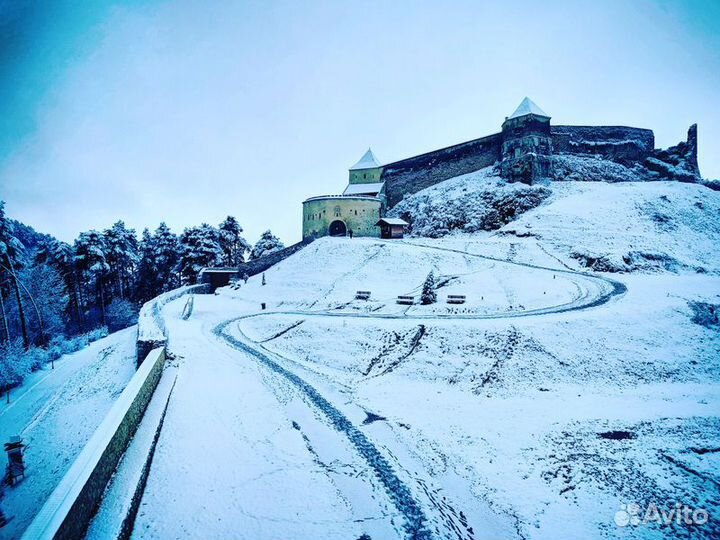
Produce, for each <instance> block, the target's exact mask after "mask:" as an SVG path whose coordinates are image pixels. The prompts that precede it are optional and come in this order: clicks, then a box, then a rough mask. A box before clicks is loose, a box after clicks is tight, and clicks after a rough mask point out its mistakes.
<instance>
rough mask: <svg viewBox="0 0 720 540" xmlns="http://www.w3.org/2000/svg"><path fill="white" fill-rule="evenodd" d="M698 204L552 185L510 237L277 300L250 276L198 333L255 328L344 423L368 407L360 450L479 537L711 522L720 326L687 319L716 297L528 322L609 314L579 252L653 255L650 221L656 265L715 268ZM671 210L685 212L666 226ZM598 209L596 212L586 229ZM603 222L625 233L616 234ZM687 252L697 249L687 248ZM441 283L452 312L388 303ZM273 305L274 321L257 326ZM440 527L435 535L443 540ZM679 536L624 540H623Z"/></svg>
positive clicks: (690, 294) (689, 282)
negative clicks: (227, 322) (626, 520)
mask: <svg viewBox="0 0 720 540" xmlns="http://www.w3.org/2000/svg"><path fill="white" fill-rule="evenodd" d="M614 189H618V191H611V190H614ZM703 189H704V188H701V187H699V186H688V185H683V184H676V183H673V184H670V183H649V184H642V185H635V184H622V185H620V184H617V185H610V184H571V183H567V184H563V185H561V186H555V185H553V186H552V190H553V193H552V195H551V196H550V197H549V198H548V200H547V201H546V202H545V203H544V204H542V205H541V206H539V207H537V208H535V209H533V210H530V211H528V212H527V213H525V214H524V215H523V216H521V217H520V219H519V220H518V221H516V222H513V223H511V224H509V225H507V226H506V227H504V228H503V229H501V230H500V231H499V233H487V232H483V233H475V234H454V235H450V236H448V237H445V238H441V239H427V238H413V239H406V240H403V241H382V240H372V239H353V240H350V239H345V238H342V239H335V238H325V239H320V240H318V241H316V242H314V243H313V244H312V245H311V246H310V247H308V248H306V249H304V250H302V251H301V252H300V253H297V254H295V255H293V256H292V257H290V258H289V259H287V260H286V261H283V262H282V263H280V264H278V265H276V266H275V267H273V268H272V269H270V270H269V271H268V272H266V281H267V284H266V285H264V286H263V285H262V283H261V279H260V277H259V276H256V277H254V278H251V280H250V282H249V283H248V284H246V285H240V286H238V287H236V288H225V289H221V290H220V291H219V292H218V295H217V296H215V297H198V304H197V305H198V307H197V309H198V310H199V312H200V313H202V314H207V315H199V316H200V317H201V320H200V321H198V324H200V323H201V322H202V321H207V320H208V319H205V318H203V317H206V316H207V317H212V318H211V319H210V320H222V319H227V318H229V317H237V316H241V317H243V318H241V319H240V320H239V321H238V324H237V327H234V326H233V327H232V328H233V330H232V335H233V336H235V337H234V339H237V340H243V343H248V344H251V345H252V346H253V347H258V348H259V350H261V351H263V354H267V355H270V356H271V357H272V358H273V359H274V361H276V362H279V363H280V364H281V365H283V366H285V367H286V368H287V369H289V370H291V371H292V372H293V373H299V374H301V376H302V377H303V378H304V380H306V381H312V384H313V385H315V386H314V387H315V388H319V389H320V392H324V393H325V394H324V395H335V393H336V392H337V393H338V396H336V398H335V401H333V402H334V403H336V404H341V403H344V404H346V405H345V407H346V408H348V407H349V408H350V410H354V409H352V408H353V407H358V406H359V407H360V412H358V413H353V414H355V416H354V417H355V418H359V419H361V418H362V416H359V415H360V414H361V411H366V412H367V415H368V417H367V419H366V422H368V425H367V427H364V426H365V424H363V431H364V432H365V433H367V434H368V436H369V437H371V439H372V440H373V441H375V442H376V443H377V444H379V445H380V446H383V447H387V448H389V449H391V450H389V451H390V452H391V453H392V454H393V455H403V456H406V459H407V455H408V454H411V455H412V456H414V459H419V462H420V464H421V467H422V468H424V471H425V473H422V474H427V476H422V474H421V473H417V472H416V473H413V474H419V475H420V477H422V480H417V479H416V480H412V479H408V480H407V481H408V482H409V483H410V485H411V486H415V487H416V488H417V489H418V490H419V491H420V492H421V493H422V492H423V488H421V487H419V486H421V485H422V486H427V483H429V482H431V483H432V484H433V485H434V486H435V487H433V490H437V493H442V494H443V495H442V496H443V497H447V499H448V500H449V501H451V503H449V504H452V505H453V508H461V509H462V511H463V513H464V515H465V516H466V518H467V520H468V522H469V523H470V524H472V525H473V527H474V528H475V530H478V528H479V527H482V529H483V530H484V531H486V532H488V534H494V535H495V536H497V537H503V538H505V537H508V538H509V537H517V538H557V531H558V530H562V531H564V532H565V533H566V534H567V536H568V537H573V538H608V537H613V536H614V533H615V532H616V531H617V530H618V529H617V525H616V524H615V522H614V521H613V518H614V516H615V515H616V512H618V510H619V509H620V504H627V503H635V502H637V503H638V504H643V503H647V502H648V501H654V500H657V501H676V500H682V501H683V502H684V503H685V504H688V505H690V506H692V507H695V508H708V507H711V506H712V504H713V503H712V500H713V497H715V496H716V495H717V488H716V485H717V484H713V482H716V481H717V475H716V470H714V469H713V466H712V459H713V458H712V456H713V455H714V454H712V453H708V452H707V451H706V449H711V448H717V446H718V444H720V439H718V438H717V433H718V432H720V431H719V429H718V428H719V425H718V419H717V416H716V414H715V413H714V412H713V411H716V410H717V409H716V407H717V404H718V403H719V402H720V384H719V383H720V371H719V370H718V366H717V362H716V361H715V358H717V357H718V355H720V337H719V335H718V333H717V327H716V326H712V324H711V325H709V326H707V327H706V326H703V325H701V324H698V323H697V322H695V321H696V320H697V318H696V316H695V315H696V314H695V312H694V308H693V303H694V302H704V303H706V304H708V305H715V306H716V307H715V309H717V305H718V304H719V303H720V295H718V292H717V291H718V290H720V278H718V277H717V276H713V275H703V274H698V273H696V272H694V271H693V272H692V273H688V272H684V271H683V272H680V273H679V274H673V273H662V274H655V275H648V274H647V273H636V274H634V275H617V274H613V276H614V277H616V278H619V279H620V280H621V281H622V282H623V283H624V284H625V285H627V288H628V290H627V293H626V294H624V295H622V296H619V297H613V298H611V299H610V300H609V301H608V302H607V303H606V304H604V305H601V306H598V307H591V308H580V309H577V310H575V309H573V308H571V309H570V310H569V311H564V310H557V311H550V312H545V313H544V314H543V313H542V312H541V313H538V314H537V315H532V316H516V315H522V314H523V312H527V311H530V312H531V313H528V314H529V315H531V314H532V313H537V312H533V310H534V309H538V308H540V306H543V305H545V306H561V305H565V304H569V303H572V301H573V300H572V299H573V298H575V299H577V298H588V297H589V298H592V297H593V296H594V295H598V294H602V287H601V286H600V285H598V288H597V289H595V288H593V287H592V286H591V285H589V284H586V283H584V282H583V281H582V279H584V276H583V275H580V274H572V273H568V274H563V273H562V270H564V269H565V268H566V267H565V266H564V265H570V264H571V263H574V264H577V263H578V261H577V260H576V259H573V258H572V257H571V253H572V251H576V250H578V249H581V248H583V247H587V246H588V245H590V246H591V247H596V246H611V247H614V248H615V249H617V250H618V251H621V250H622V249H625V246H626V245H629V244H630V243H636V244H637V245H638V246H643V247H644V244H642V243H641V241H642V240H643V239H645V241H647V242H650V241H652V239H653V238H654V235H655V232H654V229H652V227H656V223H658V220H657V219H656V218H655V217H653V216H654V214H655V213H660V212H665V213H666V214H667V215H668V216H669V221H670V222H672V223H673V224H674V227H668V230H667V232H665V233H664V234H666V235H667V236H666V237H665V236H660V237H659V238H660V240H656V241H655V244H653V246H654V247H655V248H656V249H657V250H660V249H667V250H668V251H669V252H671V253H672V254H673V256H674V257H677V259H678V260H679V261H683V264H686V265H688V266H690V265H691V264H692V265H697V264H700V263H702V264H704V265H706V266H707V267H709V268H717V264H718V262H717V261H718V258H719V256H720V254H719V253H718V248H717V247H715V248H714V249H713V246H712V238H714V236H712V235H711V236H710V240H704V241H706V242H707V243H703V238H704V235H703V233H702V232H701V229H702V228H703V227H704V226H706V225H707V227H709V228H710V229H709V230H710V231H713V230H714V229H712V224H711V223H707V222H706V221H704V220H705V219H706V218H707V216H706V214H705V212H703V211H701V210H703V209H701V208H699V207H698V206H697V205H696V204H695V203H696V202H702V203H703V206H705V207H707V208H709V209H710V210H709V211H708V214H709V212H710V211H713V210H712V209H713V208H714V206H712V205H714V204H715V202H714V199H712V198H710V199H709V200H710V202H708V199H702V197H703V196H706V195H705V194H706V193H709V190H704V191H703ZM664 196H665V197H667V198H668V199H671V200H673V199H680V200H681V201H682V204H678V205H677V207H676V209H675V210H674V211H671V209H670V208H668V207H667V206H663V204H664V203H665V202H666V201H665V199H664V198H662V197H664ZM671 197H672V198H671ZM710 197H712V195H711V196H710ZM588 200H592V201H596V203H597V204H596V205H595V206H592V207H591V208H587V209H585V210H582V209H580V208H579V206H580V205H581V204H583V205H585V203H586V201H588ZM586 206H587V205H586ZM698 211H700V212H698ZM609 215H615V216H616V219H617V222H618V224H617V225H613V226H612V227H608V228H607V230H603V229H602V227H601V224H602V223H603V220H605V219H607V218H608V216H609ZM708 219H709V218H708ZM631 220H635V221H634V222H633V221H631ZM632 223H635V224H636V225H635V226H632V225H631V224H632ZM561 225H562V226H564V227H566V229H561ZM712 234H715V233H712ZM675 235H677V237H675ZM683 238H684V239H685V241H686V242H692V243H694V244H693V245H689V246H687V247H684V246H683ZM663 241H664V242H665V245H663V244H661V243H660V242H663ZM612 242H616V243H612ZM717 245H718V244H717V243H716V244H715V246H717ZM476 254H486V255H489V256H491V257H493V259H483V258H478V257H477V256H476ZM558 257H559V258H558ZM502 260H507V261H508V262H507V263H503V262H502ZM517 263H520V264H517ZM523 264H530V265H535V267H534V268H531V267H528V266H523ZM538 267H550V268H551V269H549V270H548V269H543V268H538ZM552 268H555V269H557V270H552ZM431 269H432V270H435V271H436V272H437V273H438V274H440V275H441V276H442V280H441V282H443V283H444V286H442V287H441V288H440V289H439V290H438V296H439V299H440V301H439V303H438V304H435V305H432V306H418V305H415V306H412V307H410V308H409V309H404V308H402V307H401V306H398V305H396V304H395V303H394V298H395V296H396V295H400V294H415V295H417V293H418V291H419V287H420V284H421V283H422V281H423V279H424V277H425V276H426V275H427V273H428V272H429V271H430V270H431ZM587 277H588V278H589V277H590V276H587ZM356 290H370V291H372V296H371V300H370V301H368V302H364V301H357V300H354V299H353V296H354V293H355V292H356ZM573 291H574V292H573ZM446 292H448V293H451V294H466V295H467V296H468V303H467V304H466V305H464V306H459V307H460V308H461V309H458V308H457V307H456V308H453V307H452V306H450V305H448V304H446V303H445V302H444V299H445V293H446ZM261 302H264V303H266V306H267V310H266V311H258V306H259V304H260V303H261ZM175 309H179V306H178V307H176V308H175ZM458 315H465V316H471V317H475V318H461V317H458ZM433 317H434V318H433ZM202 324H207V322H203V323H202ZM713 324H716V323H713ZM181 354H183V355H188V354H189V351H181ZM189 391H190V390H189ZM275 392H277V393H279V394H280V395H286V394H287V393H288V392H290V390H288V389H287V388H285V387H283V386H282V385H280V386H279V387H277V388H276V389H275ZM350 404H352V405H350ZM338 406H339V405H338ZM297 407H298V406H297V405H293V406H292V408H291V411H296V409H297ZM290 414H291V415H292V414H295V412H291V413H290ZM351 417H353V416H352V415H351ZM378 419H379V420H378ZM358 425H360V424H359V423H358ZM374 426H380V427H374ZM310 437H311V438H312V436H310ZM316 443H317V444H319V443H318V441H317V440H316V441H314V442H313V444H316ZM707 456H710V457H707ZM413 463H415V465H414V466H417V465H418V464H417V463H416V462H413ZM406 464H407V461H405V462H404V465H406ZM404 465H403V466H404ZM683 467H686V468H689V469H691V470H692V471H699V472H698V473H697V475H696V474H689V473H688V472H687V471H686V469H684V468H683ZM413 470H415V471H416V469H413ZM713 471H714V472H713ZM698 475H699V476H698ZM418 478H419V477H418ZM415 482H420V484H415ZM518 493H522V494H523V495H522V497H518ZM418 497H419V500H424V499H423V497H422V496H420V495H419V496H418ZM658 504H660V503H658ZM431 506H432V505H431ZM429 512H430V515H433V514H432V511H429ZM430 519H431V520H432V519H433V518H430ZM441 521H442V520H440V521H433V523H434V526H436V527H438V529H437V530H439V531H441V532H442V531H444V529H443V525H442V523H441ZM508 523H512V524H513V525H512V527H511V529H508V528H507V524H508ZM685 532H686V531H684V530H678V529H677V528H675V529H666V530H659V529H652V531H650V532H649V531H648V530H647V529H642V530H641V529H624V530H623V533H624V535H625V537H627V538H666V539H669V538H677V537H681V538H683V537H688V536H687V535H686V534H685ZM710 532H711V533H712V534H714V533H716V532H718V531H717V530H715V529H711V530H710ZM371 537H375V536H373V535H371ZM438 537H441V538H446V537H447V538H450V537H451V535H449V534H448V535H445V534H444V533H442V534H438Z"/></svg>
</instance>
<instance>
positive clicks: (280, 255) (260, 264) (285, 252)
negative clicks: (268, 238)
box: [238, 238, 314, 277]
mask: <svg viewBox="0 0 720 540" xmlns="http://www.w3.org/2000/svg"><path fill="white" fill-rule="evenodd" d="M313 240H314V238H306V239H305V240H303V241H302V242H298V243H297V244H293V245H292V246H288V247H286V248H283V249H281V250H279V251H275V252H274V253H270V254H269V255H265V256H263V257H260V258H259V259H255V260H252V261H248V262H246V263H243V264H241V265H240V266H239V267H238V276H239V277H242V275H243V274H247V275H248V276H254V275H257V274H259V273H261V272H264V271H265V270H267V269H268V268H270V267H271V266H274V265H276V264H277V263H279V262H280V261H283V260H285V259H287V258H288V257H289V256H290V255H292V254H294V253H297V252H298V251H300V250H301V249H302V248H304V247H305V246H307V245H308V244H309V243H310V242H312V241H313Z"/></svg>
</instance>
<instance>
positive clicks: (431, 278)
mask: <svg viewBox="0 0 720 540" xmlns="http://www.w3.org/2000/svg"><path fill="white" fill-rule="evenodd" d="M435 302H437V292H436V291H435V274H434V273H433V271H432V270H430V273H429V274H428V275H427V277H426V278H425V283H423V288H422V294H421V295H420V303H421V304H423V305H428V304H434V303H435Z"/></svg>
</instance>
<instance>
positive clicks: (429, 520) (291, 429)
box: [134, 244, 626, 540]
mask: <svg viewBox="0 0 720 540" xmlns="http://www.w3.org/2000/svg"><path fill="white" fill-rule="evenodd" d="M412 245H415V244H412ZM417 247H419V248H423V249H433V250H439V251H452V252H457V253H462V254H463V255H464V256H466V257H477V258H482V259H488V260H491V261H493V262H496V263H501V264H511V265H515V266H522V267H527V268H532V269H534V270H541V271H548V272H553V273H556V274H559V273H562V274H565V275H569V276H570V279H571V280H572V282H573V284H574V285H575V287H576V289H577V293H576V294H575V295H574V297H573V298H572V300H571V301H569V302H564V303H560V304H557V305H548V306H543V307H539V308H538V307H536V308H534V309H522V308H521V309H515V310H513V311H508V312H503V313H487V314H461V315H440V314H435V315H426V314H412V313H410V314H407V313H404V312H403V313H376V312H375V313H373V312H371V313H358V312H338V311H328V310H324V311H321V310H283V311H279V310H278V311H266V312H259V313H250V314H247V312H245V313H244V314H243V313H242V311H240V312H238V309H242V308H239V307H237V306H235V304H234V302H233V300H232V299H229V298H223V297H207V298H206V299H204V300H205V301H203V302H198V306H197V308H198V309H196V312H195V313H194V315H193V317H192V318H191V319H190V320H183V319H182V318H181V317H180V309H181V307H182V306H181V305H180V303H178V302H175V303H171V304H169V305H168V306H166V308H165V312H164V316H165V317H166V320H167V323H168V331H169V336H170V343H169V345H170V350H171V351H172V353H173V354H175V355H177V357H178V359H179V360H180V363H181V366H180V371H179V373H180V375H179V377H178V383H177V387H176V391H175V394H174V397H173V400H172V401H171V403H170V407H169V409H168V417H167V420H166V424H165V427H164V429H163V432H162V434H161V437H160V440H159V443H158V450H157V456H158V458H159V459H158V460H157V465H153V469H152V470H151V474H150V478H149V481H148V486H147V490H146V492H145V496H144V498H143V505H142V507H141V511H140V514H139V516H138V521H137V523H136V528H135V531H134V537H135V538H144V537H157V536H161V537H164V536H174V535H175V536H177V535H178V534H180V535H182V534H191V533H192V532H193V531H195V532H196V531H198V530H205V531H207V532H211V533H212V534H213V535H230V536H233V537H240V538H259V537H268V538H269V537H276V536H277V535H278V534H279V535H280V536H282V535H283V534H287V531H288V530H293V531H294V536H295V537H296V538H298V539H300V538H315V537H319V536H322V537H324V538H367V537H369V538H388V537H402V538H411V539H416V538H417V539H422V538H447V539H454V540H471V539H473V538H478V537H487V536H488V535H490V536H497V537H513V536H515V531H514V530H513V528H512V524H511V523H508V522H507V520H502V519H500V518H498V516H497V515H496V514H495V513H494V512H493V511H492V510H491V509H490V508H489V506H488V505H487V502H485V501H481V500H478V499H476V498H474V497H473V495H472V493H471V491H469V489H470V488H469V487H468V486H467V485H466V482H464V481H463V480H462V479H461V478H454V479H452V478H451V479H450V480H448V478H445V479H444V480H443V483H441V484H437V479H435V478H434V477H433V475H432V474H430V473H429V472H428V471H426V470H425V468H424V465H423V463H422V460H420V459H418V457H417V456H418V454H419V453H421V452H420V451H419V449H418V448H413V447H408V446H407V441H406V440H404V439H402V437H400V436H399V435H398V433H396V432H395V431H393V428H392V427H390V426H388V425H387V424H386V423H384V422H376V423H373V421H372V419H371V415H370V413H369V412H368V411H367V410H365V409H363V408H362V407H360V406H359V405H358V404H356V403H354V402H353V400H352V393H351V392H348V391H347V389H346V388H344V387H343V385H342V384H341V383H340V382H339V381H334V380H331V379H329V378H327V377H323V376H322V375H320V374H318V373H316V372H314V371H311V370H309V369H308V368H307V367H303V366H301V365H299V364H298V363H296V362H294V361H293V360H292V359H289V358H284V357H282V356H280V355H278V354H276V353H274V352H272V351H271V350H269V349H267V348H265V347H264V346H263V345H262V344H261V343H257V342H254V341H252V340H251V339H250V338H248V337H247V336H245V335H244V334H243V333H242V330H241V329H240V325H239V323H240V322H241V321H242V320H243V319H248V318H252V317H273V316H282V315H298V316H302V317H341V318H365V319H402V320H433V319H435V320H440V319H446V320H447V319H450V320H452V319H455V318H457V319H478V320H481V319H503V318H507V319H512V318H517V317H528V316H539V315H545V314H557V313H563V312H567V311H577V310H582V309H588V308H591V307H594V306H598V305H602V304H604V303H606V302H608V301H609V300H610V299H611V298H613V297H615V296H618V295H621V294H623V293H624V292H625V290H626V289H625V286H624V285H622V284H620V283H618V282H615V281H612V280H609V279H606V278H602V277H597V276H592V275H587V274H584V273H580V272H574V271H572V270H564V269H556V268H544V267H539V266H534V265H530V264H525V263H517V262H512V261H507V260H503V259H496V258H493V257H488V256H484V255H479V254H473V253H469V252H463V251H459V250H453V249H449V248H447V249H446V248H440V247H434V246H424V245H417ZM332 286H333V287H334V286H335V284H334V283H333V285H332ZM368 419H370V420H368ZM303 447H304V448H303ZM308 460H309V461H308ZM450 474H453V473H450ZM189 485H190V486H192V500H189V501H188V500H183V497H182V496H180V495H179V494H178V492H180V491H182V490H183V488H186V487H187V486H189ZM445 486H448V487H451V488H452V489H451V491H453V492H452V493H450V492H448V491H446V490H445V489H444V487H445ZM304 487H305V488H307V489H304ZM169 493H172V494H173V495H172V496H169V495H168V494H169ZM320 501H323V502H322V503H321V502H320ZM459 501H462V502H463V503H464V504H466V505H467V504H469V503H470V501H472V506H473V507H472V508H460V507H459V506H458V505H457V502H459ZM480 524H482V531H479V530H478V528H479V525H480ZM473 526H474V528H473ZM241 528H242V529H243V530H240V529H241ZM478 534H480V536H478Z"/></svg>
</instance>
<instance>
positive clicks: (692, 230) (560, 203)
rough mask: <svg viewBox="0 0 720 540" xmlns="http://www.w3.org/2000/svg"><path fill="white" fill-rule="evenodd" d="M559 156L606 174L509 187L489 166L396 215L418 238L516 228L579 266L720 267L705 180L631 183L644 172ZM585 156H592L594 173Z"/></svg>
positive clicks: (522, 239) (427, 193) (719, 205)
mask: <svg viewBox="0 0 720 540" xmlns="http://www.w3.org/2000/svg"><path fill="white" fill-rule="evenodd" d="M558 159H560V160H561V161H562V160H566V161H567V160H570V161H569V162H568V164H566V166H567V167H568V170H572V171H574V173H573V174H574V175H576V176H577V179H583V178H584V176H583V175H585V176H589V177H592V178H593V179H595V180H597V179H599V178H604V179H605V180H606V181H604V182H599V181H594V182H570V181H568V182H550V183H548V184H546V185H542V186H526V185H524V184H509V183H507V182H505V181H504V180H502V179H501V178H499V177H497V176H495V172H494V169H493V167H488V168H486V169H482V170H480V171H477V172H474V173H470V174H465V175H462V176H458V177H456V178H451V179H449V180H446V181H444V182H440V183H439V184H436V185H434V186H431V187H429V188H426V189H424V190H422V191H419V192H417V193H415V194H413V195H410V196H408V197H406V198H405V199H404V200H403V201H402V202H401V203H400V204H398V205H397V206H395V207H394V208H393V209H392V211H391V214H392V215H394V216H406V217H409V219H410V220H411V221H412V234H413V235H415V236H422V237H429V236H433V237H444V236H446V235H448V234H449V233H453V232H458V231H463V232H481V231H491V230H496V232H495V233H493V234H490V233H487V236H490V237H492V236H495V235H511V236H514V237H516V240H517V243H518V245H521V246H525V245H528V244H532V243H535V242H541V243H542V244H543V245H544V247H545V248H547V249H550V250H551V252H553V254H555V255H559V256H561V257H562V258H565V259H569V260H570V261H569V264H571V265H572V267H573V268H578V267H583V266H584V267H591V268H592V269H594V270H598V271H620V272H623V271H635V270H641V271H658V270H670V271H681V270H686V271H700V272H718V271H720V261H718V258H717V246H718V245H719V244H720V222H719V221H718V219H717V216H718V214H720V192H718V191H713V190H711V189H710V188H708V187H705V186H702V185H700V184H688V183H681V182H670V181H662V182H632V181H628V180H632V179H633V178H635V177H634V176H633V175H632V174H630V175H629V176H622V175H620V176H618V175H617V174H616V172H617V171H615V168H618V169H625V168H624V167H623V166H621V165H618V164H614V163H612V162H608V161H606V160H597V159H591V158H580V157H577V156H572V157H570V156H560V157H558ZM573 160H575V161H573ZM578 160H579V161H578ZM576 161H577V162H578V163H575V162H576ZM580 162H582V163H585V162H588V163H591V164H592V165H593V167H595V169H593V171H594V172H593V173H590V172H589V171H588V170H586V168H584V167H583V166H580ZM625 170H626V171H627V169H625ZM603 171H604V172H603ZM603 175H604V176H603ZM573 178H575V176H573ZM612 182H616V183H612ZM498 229H499V230H498Z"/></svg>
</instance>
